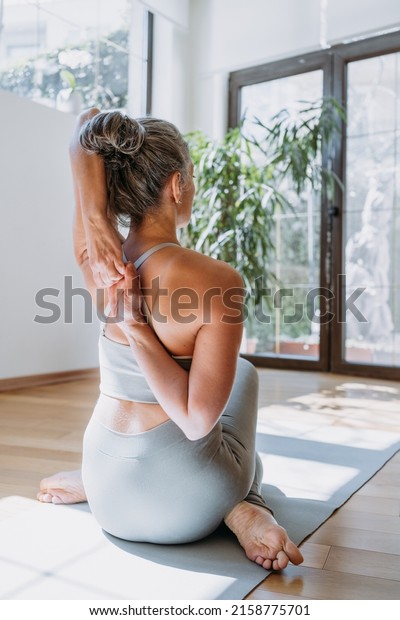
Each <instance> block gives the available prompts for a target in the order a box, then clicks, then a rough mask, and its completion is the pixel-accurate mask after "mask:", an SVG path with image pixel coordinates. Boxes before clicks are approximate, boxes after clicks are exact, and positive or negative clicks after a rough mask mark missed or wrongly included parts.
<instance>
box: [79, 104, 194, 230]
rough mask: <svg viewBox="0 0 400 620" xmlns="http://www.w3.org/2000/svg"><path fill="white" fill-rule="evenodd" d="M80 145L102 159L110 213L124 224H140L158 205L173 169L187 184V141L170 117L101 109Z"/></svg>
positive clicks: (88, 122)
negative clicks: (165, 118) (166, 119)
mask: <svg viewBox="0 0 400 620" xmlns="http://www.w3.org/2000/svg"><path fill="white" fill-rule="evenodd" d="M80 143H81V145H82V147H83V148H84V149H85V151H87V152H89V153H97V154H98V155H100V156H101V157H102V158H103V160H104V164H105V168H106V175H107V192H108V209H109V213H110V214H112V215H114V216H116V217H117V219H118V220H119V222H121V223H122V224H123V225H124V226H139V225H140V224H141V222H142V221H143V218H144V217H145V216H146V215H147V214H148V213H149V212H150V211H155V210H156V209H157V207H158V205H159V203H160V195H161V192H162V190H163V188H164V186H165V183H166V182H167V181H168V179H169V178H170V176H171V175H172V174H173V173H174V172H179V173H180V175H181V182H182V186H183V187H184V186H185V185H186V184H187V183H188V181H189V176H190V167H191V158H190V153H189V148H188V145H187V143H186V142H185V140H184V139H183V137H182V135H181V133H180V132H179V130H178V129H177V128H176V127H175V125H173V124H172V123H169V122H168V121H164V120H160V119H157V118H150V117H146V118H140V119H133V118H130V117H129V116H126V115H125V114H122V113H121V112H118V111H113V112H100V113H99V114H96V116H93V117H92V118H91V119H89V120H88V121H87V122H86V123H85V124H84V125H83V127H82V129H81V132H80Z"/></svg>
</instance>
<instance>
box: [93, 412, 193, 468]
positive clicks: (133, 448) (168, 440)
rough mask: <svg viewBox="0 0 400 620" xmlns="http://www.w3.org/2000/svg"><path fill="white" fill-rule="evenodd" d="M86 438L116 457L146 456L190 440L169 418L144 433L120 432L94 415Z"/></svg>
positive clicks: (101, 449) (104, 451)
mask: <svg viewBox="0 0 400 620" xmlns="http://www.w3.org/2000/svg"><path fill="white" fill-rule="evenodd" d="M85 440H86V441H90V442H91V443H92V444H94V446H95V447H96V448H97V449H98V450H100V451H101V452H103V453H104V454H108V455H109V456H113V457H116V458H140V457H142V458H144V457H146V456H151V455H152V454H155V453H157V452H161V451H162V450H166V449H168V448H171V447H172V446H176V444H178V443H180V442H184V441H186V442H188V441H189V440H188V439H187V438H186V436H185V434H184V433H183V432H182V431H181V429H180V428H179V427H178V426H177V425H176V424H175V423H174V422H172V420H167V421H166V422H163V423H162V424H159V425H158V426H155V427H154V428H151V429H150V430H148V431H144V432H143V433H135V434H129V433H120V432H118V431H114V430H112V429H110V428H108V427H107V426H105V425H104V424H103V423H102V422H100V421H99V420H97V419H96V417H95V416H94V417H92V418H91V420H90V422H89V424H88V427H87V429H86V433H85Z"/></svg>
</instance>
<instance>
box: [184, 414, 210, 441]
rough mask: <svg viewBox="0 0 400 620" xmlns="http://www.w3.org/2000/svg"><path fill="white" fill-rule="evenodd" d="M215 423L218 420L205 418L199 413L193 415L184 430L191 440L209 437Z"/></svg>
mask: <svg viewBox="0 0 400 620" xmlns="http://www.w3.org/2000/svg"><path fill="white" fill-rule="evenodd" d="M215 424H216V422H214V421H213V422H211V421H210V420H206V419H203V418H202V416H201V415H199V414H197V415H194V416H193V418H192V419H191V420H190V423H189V424H188V426H187V428H185V429H184V431H183V432H184V433H185V435H186V437H187V439H189V441H198V440H199V439H203V437H207V435H208V434H209V433H211V431H212V429H213V428H214V426H215Z"/></svg>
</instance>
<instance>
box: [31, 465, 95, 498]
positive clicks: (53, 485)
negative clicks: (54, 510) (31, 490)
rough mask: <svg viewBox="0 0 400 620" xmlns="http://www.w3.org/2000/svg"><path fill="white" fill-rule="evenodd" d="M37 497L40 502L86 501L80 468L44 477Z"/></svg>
mask: <svg viewBox="0 0 400 620" xmlns="http://www.w3.org/2000/svg"><path fill="white" fill-rule="evenodd" d="M36 497H37V499H38V500H39V501H40V502H49V503H53V504H77V503H79V502H86V493H85V489H84V488H83V482H82V476H81V471H80V469H77V470H76V471H61V472H60V473H58V474H54V476H50V477H49V478H43V480H42V481H41V482H40V491H39V493H38V494H37V496H36Z"/></svg>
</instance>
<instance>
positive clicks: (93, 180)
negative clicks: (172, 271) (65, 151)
mask: <svg viewBox="0 0 400 620" xmlns="http://www.w3.org/2000/svg"><path fill="white" fill-rule="evenodd" d="M99 112H100V110H98V109H97V108H91V109H90V110H87V111H85V112H83V113H82V114H80V116H79V117H78V119H77V123H76V127H75V130H74V133H73V136H72V140H71V144H70V160H71V168H72V176H73V181H74V191H75V201H76V208H77V210H79V211H80V213H78V215H79V217H78V218H76V222H77V221H78V222H81V224H82V226H81V228H83V230H80V229H79V228H80V227H78V226H77V225H76V222H75V227H74V247H75V256H76V258H77V260H78V263H79V262H80V257H82V256H84V255H85V254H87V256H88V258H89V265H90V267H91V269H92V272H93V278H94V281H95V284H96V286H97V287H99V288H103V287H108V286H110V285H111V284H114V283H115V282H116V281H118V280H120V279H121V278H122V277H123V275H124V273H125V266H124V263H123V260H122V251H121V241H122V240H123V239H122V237H121V235H120V234H119V232H118V229H117V226H116V224H115V222H113V221H112V220H111V219H110V218H109V217H108V216H107V186H106V174H105V167H104V162H103V160H102V158H101V157H100V156H99V155H97V154H95V153H87V152H86V151H85V150H84V149H83V148H82V146H81V144H80V141H79V134H80V131H81V128H82V126H83V125H84V124H85V123H86V122H87V121H88V120H90V119H91V118H92V117H93V116H95V115H96V114H98V113H99Z"/></svg>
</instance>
